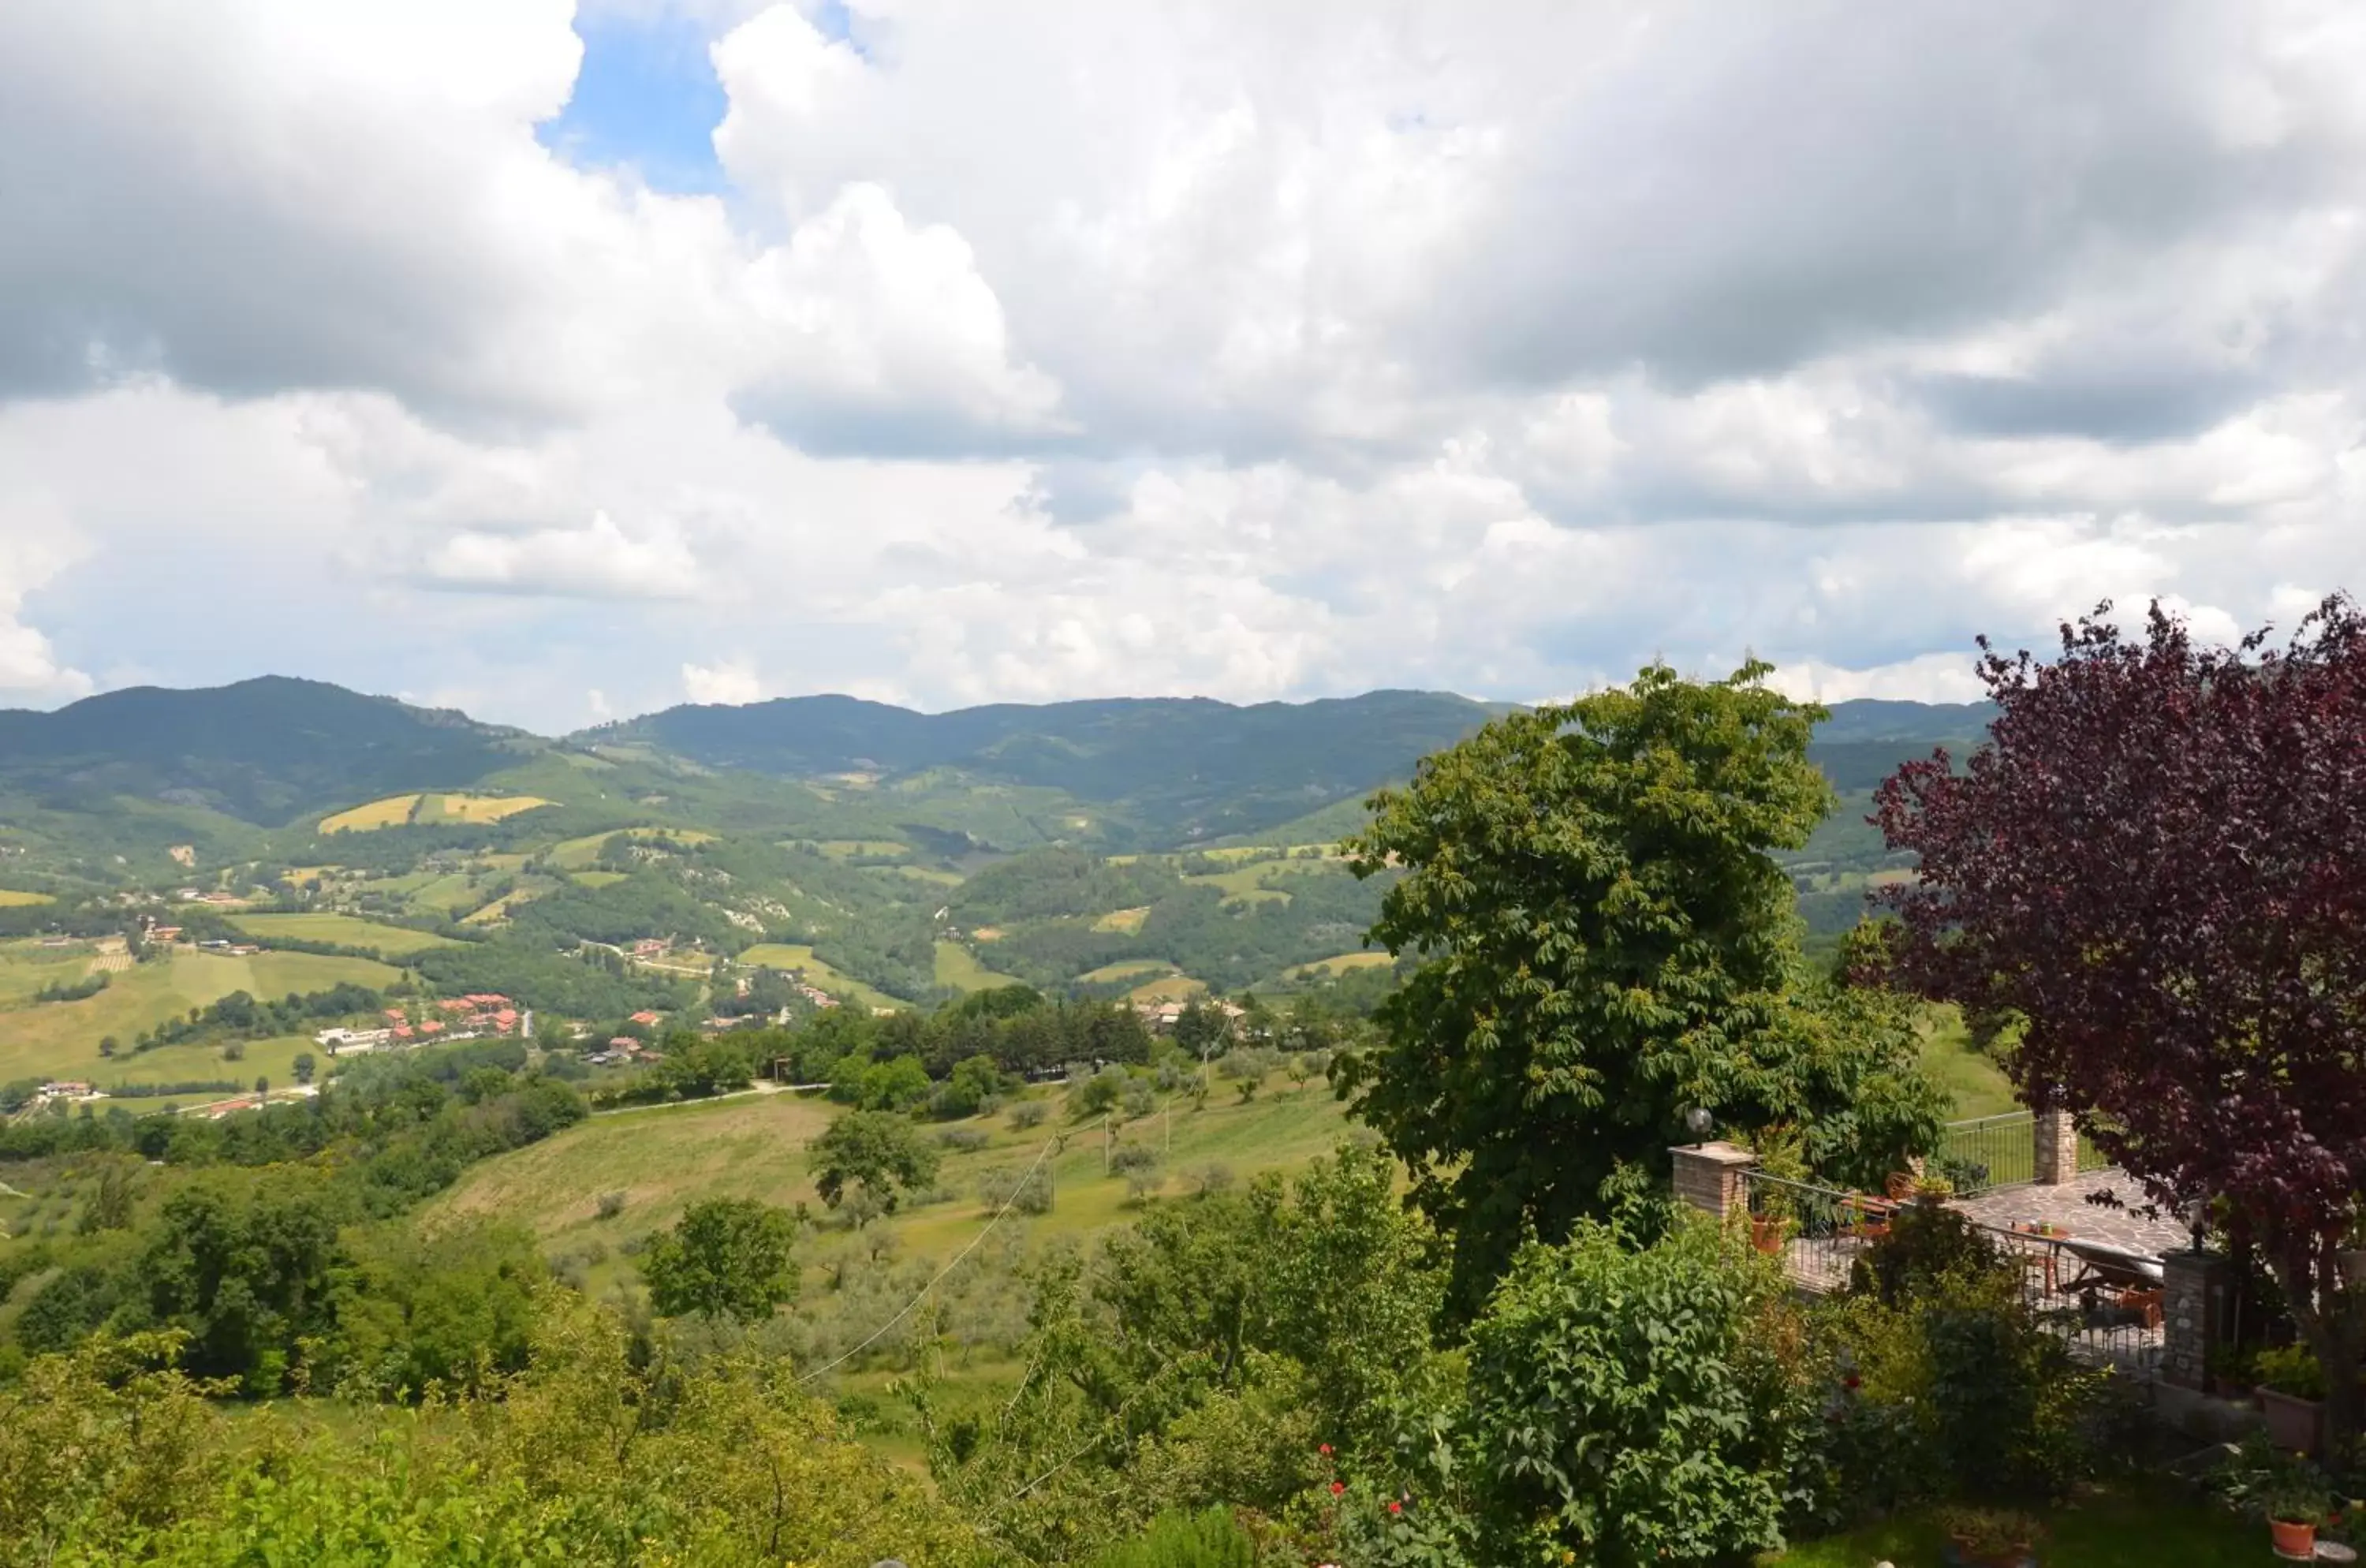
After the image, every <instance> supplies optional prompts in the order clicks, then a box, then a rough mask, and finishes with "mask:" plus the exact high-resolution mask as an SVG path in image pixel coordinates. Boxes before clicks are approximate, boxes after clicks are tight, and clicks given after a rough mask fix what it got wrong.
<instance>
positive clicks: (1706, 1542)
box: [1470, 1222, 1806, 1568]
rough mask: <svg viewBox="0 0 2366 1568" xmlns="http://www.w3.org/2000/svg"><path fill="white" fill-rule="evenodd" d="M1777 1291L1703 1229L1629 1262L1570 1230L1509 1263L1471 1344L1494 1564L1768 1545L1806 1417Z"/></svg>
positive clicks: (1634, 1563) (1599, 1231)
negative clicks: (1787, 1354) (1783, 1346)
mask: <svg viewBox="0 0 2366 1568" xmlns="http://www.w3.org/2000/svg"><path fill="white" fill-rule="evenodd" d="M1783 1295H1784V1291H1783V1283H1782V1280H1781V1279H1780V1277H1779V1275H1777V1274H1775V1272H1773V1271H1772V1270H1771V1269H1769V1268H1768V1267H1766V1266H1763V1264H1761V1263H1760V1262H1759V1261H1758V1260H1757V1259H1755V1258H1754V1257H1753V1255H1752V1254H1750V1253H1749V1252H1748V1251H1747V1250H1746V1249H1741V1248H1737V1247H1732V1246H1730V1245H1729V1243H1728V1242H1727V1241H1726V1240H1725V1239H1724V1238H1722V1237H1720V1236H1719V1235H1718V1233H1717V1232H1716V1231H1715V1230H1714V1229H1713V1228H1711V1227H1708V1226H1706V1225H1699V1224H1684V1225H1680V1226H1679V1227H1677V1228H1676V1229H1675V1230H1674V1231H1673V1233H1671V1234H1670V1235H1667V1236H1665V1237H1663V1238H1662V1240H1660V1241H1659V1242H1657V1243H1655V1244H1654V1245H1652V1246H1651V1247H1645V1248H1642V1249H1639V1250H1638V1249H1633V1248H1630V1247H1628V1246H1626V1245H1625V1244H1624V1243H1623V1242H1622V1240H1621V1238H1620V1237H1619V1236H1618V1235H1617V1233H1615V1232H1613V1231H1611V1230H1609V1229H1607V1228H1606V1227H1604V1226H1601V1225H1598V1224H1593V1223H1590V1222H1584V1223H1581V1224H1579V1225H1578V1226H1577V1227H1576V1228H1575V1230H1574V1231H1573V1233H1572V1235H1571V1236H1570V1238H1569V1240H1568V1241H1567V1242H1566V1243H1565V1244H1563V1245H1561V1246H1560V1247H1541V1246H1532V1247H1527V1248H1526V1249H1524V1250H1523V1251H1522V1252H1521V1253H1520V1254H1519V1256H1518V1257H1517V1258H1515V1260H1514V1263H1513V1267H1512V1269H1511V1271H1510V1273H1509V1274H1508V1275H1507V1276H1506V1277H1505V1278H1504V1281H1503V1283H1502V1284H1501V1286H1499V1287H1498V1289H1497V1291H1496V1292H1495V1294H1494V1297H1493V1300H1492V1301H1491V1302H1490V1303H1489V1305H1488V1310H1487V1314H1486V1315H1485V1316H1484V1317H1482V1318H1481V1319H1480V1320H1479V1322H1478V1323H1477V1324H1476V1325H1474V1326H1473V1328H1472V1330H1471V1336H1470V1442H1471V1444H1472V1450H1473V1452H1474V1454H1475V1455H1476V1456H1477V1458H1478V1462H1479V1464H1480V1466H1481V1471H1480V1475H1479V1478H1478V1480H1477V1482H1476V1485H1475V1493H1476V1497H1477V1507H1478V1511H1479V1512H1480V1514H1481V1516H1482V1518H1483V1519H1484V1521H1485V1532H1484V1533H1485V1534H1486V1535H1487V1536H1488V1537H1489V1539H1491V1540H1495V1541H1497V1542H1499V1543H1500V1544H1501V1547H1502V1549H1503V1554H1504V1556H1505V1558H1506V1559H1507V1560H1508V1559H1512V1558H1516V1557H1522V1556H1526V1557H1529V1558H1530V1560H1532V1561H1533V1560H1536V1559H1537V1558H1538V1556H1539V1555H1541V1554H1544V1553H1548V1552H1552V1551H1572V1552H1575V1553H1577V1554H1579V1555H1580V1556H1581V1557H1583V1560H1584V1561H1586V1562H1590V1563H1599V1564H1602V1565H1604V1568H1655V1565H1656V1564H1658V1563H1661V1562H1665V1561H1670V1560H1673V1561H1676V1562H1715V1561H1721V1560H1727V1559H1730V1558H1733V1557H1735V1556H1738V1555H1740V1554H1742V1553H1746V1552H1749V1551H1758V1550H1763V1549H1766V1548H1771V1547H1776V1546H1779V1545H1781V1544H1782V1533H1781V1519H1782V1513H1783V1502H1784V1499H1783V1495H1782V1488H1781V1483H1782V1478H1783V1477H1784V1476H1785V1475H1786V1473H1787V1472H1788V1470H1789V1468H1790V1465H1791V1462H1792V1454H1793V1451H1794V1450H1795V1448H1796V1446H1797V1443H1798V1442H1799V1437H1800V1431H1799V1429H1800V1428H1801V1427H1803V1426H1804V1425H1805V1424H1806V1420H1805V1416H1806V1413H1805V1412H1804V1411H1803V1410H1802V1409H1800V1408H1799V1404H1798V1401H1797V1397H1796V1393H1795V1389H1794V1386H1793V1383H1792V1381H1791V1379H1790V1378H1789V1376H1788V1374H1787V1372H1786V1369H1785V1368H1784V1367H1783V1366H1782V1365H1781V1363H1780V1362H1779V1361H1778V1360H1777V1359H1776V1358H1775V1354H1774V1348H1775V1345H1777V1344H1779V1343H1781V1341H1782V1338H1783V1336H1782V1335H1781V1334H1780V1333H1779V1332H1776V1331H1775V1330H1776V1328H1777V1326H1778V1325H1779V1319H1780V1316H1781V1314H1783V1313H1784V1311H1785V1310H1786V1308H1785V1306H1784V1303H1783Z"/></svg>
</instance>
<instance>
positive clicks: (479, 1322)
mask: <svg viewBox="0 0 2366 1568" xmlns="http://www.w3.org/2000/svg"><path fill="white" fill-rule="evenodd" d="M546 1277H547V1270H546V1268H545V1267H544V1264H543V1261H542V1258H541V1255H540V1254H539V1253H538V1252H537V1251H536V1250H535V1244H534V1238H533V1236H532V1235H528V1234H527V1233H526V1232H524V1230H520V1229H516V1228H514V1227H508V1226H498V1225H495V1226H469V1227H463V1228H460V1229H457V1230H454V1231H449V1232H444V1233H440V1234H437V1235H432V1236H422V1235H414V1234H413V1233H412V1232H411V1230H410V1229H409V1228H408V1227H405V1226H400V1225H385V1226H377V1227H372V1228H369V1229H367V1230H362V1231H356V1232H349V1233H348V1234H347V1235H346V1236H345V1238H344V1258H343V1260H342V1261H341V1262H340V1263H339V1264H338V1265H337V1266H336V1268H335V1269H334V1270H333V1272H332V1286H331V1289H332V1295H333V1306H334V1316H335V1323H336V1327H335V1329H334V1331H333V1333H332V1334H331V1335H329V1336H328V1337H326V1338H325V1339H324V1340H323V1341H321V1343H320V1345H319V1346H318V1347H316V1348H315V1355H316V1359H315V1361H314V1363H313V1364H312V1365H311V1366H310V1368H309V1369H308V1370H309V1372H310V1381H311V1382H312V1383H313V1384H314V1385H315V1386H325V1387H332V1388H334V1389H336V1390H337V1391H338V1392H340V1393H344V1394H346V1395H348V1396H350V1397H360V1398H392V1399H407V1398H414V1397H417V1396H419V1395H420V1394H422V1393H424V1392H426V1391H427V1390H429V1389H431V1388H440V1389H442V1390H444V1391H446V1392H459V1391H468V1392H472V1393H473V1392H480V1391H484V1390H488V1389H490V1388H492V1387H495V1386H497V1380H498V1379H499V1378H500V1377H501V1375H502V1374H505V1373H511V1372H515V1371H520V1370H522V1369H523V1368H524V1365H525V1361H526V1351H527V1347H528V1343H529V1340H530V1337H531V1334H532V1330H533V1324H534V1293H535V1289H536V1288H537V1287H538V1286H539V1285H540V1284H541V1282H542V1281H543V1280H545V1279H546Z"/></svg>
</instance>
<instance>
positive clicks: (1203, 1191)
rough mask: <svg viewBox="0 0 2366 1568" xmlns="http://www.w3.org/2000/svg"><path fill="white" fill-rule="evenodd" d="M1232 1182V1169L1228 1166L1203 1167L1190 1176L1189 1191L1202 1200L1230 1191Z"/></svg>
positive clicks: (1213, 1165)
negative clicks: (1196, 1194)
mask: <svg viewBox="0 0 2366 1568" xmlns="http://www.w3.org/2000/svg"><path fill="white" fill-rule="evenodd" d="M1233 1180H1234V1178H1233V1168H1232V1167H1231V1166H1228V1165H1217V1164H1210V1165H1203V1166H1201V1167H1200V1168H1198V1169H1197V1170H1194V1171H1193V1172H1191V1175H1190V1181H1191V1190H1193V1191H1194V1192H1196V1193H1198V1194H1199V1195H1200V1197H1202V1198H1210V1197H1213V1196H1214V1195H1215V1194H1217V1193H1219V1192H1229V1191H1231V1190H1232V1187H1233Z"/></svg>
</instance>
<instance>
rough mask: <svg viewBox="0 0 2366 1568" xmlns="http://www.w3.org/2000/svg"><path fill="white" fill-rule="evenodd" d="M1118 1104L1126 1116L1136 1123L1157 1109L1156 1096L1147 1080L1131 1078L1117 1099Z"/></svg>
mask: <svg viewBox="0 0 2366 1568" xmlns="http://www.w3.org/2000/svg"><path fill="white" fill-rule="evenodd" d="M1118 1103H1119V1104H1120V1105H1121V1106H1122V1107H1123V1108H1124V1110H1125V1113H1126V1114H1127V1115H1128V1116H1130V1117H1132V1118H1134V1119H1135V1120H1137V1121H1138V1120H1140V1119H1141V1118H1143V1117H1144V1116H1147V1115H1149V1114H1150V1113H1151V1112H1152V1111H1155V1110H1157V1109H1158V1095H1157V1093H1156V1091H1155V1090H1154V1089H1152V1088H1151V1087H1150V1084H1149V1082H1148V1080H1146V1079H1144V1078H1133V1079H1131V1080H1129V1081H1128V1082H1127V1084H1126V1086H1125V1092H1124V1093H1122V1094H1121V1095H1120V1096H1119V1097H1118Z"/></svg>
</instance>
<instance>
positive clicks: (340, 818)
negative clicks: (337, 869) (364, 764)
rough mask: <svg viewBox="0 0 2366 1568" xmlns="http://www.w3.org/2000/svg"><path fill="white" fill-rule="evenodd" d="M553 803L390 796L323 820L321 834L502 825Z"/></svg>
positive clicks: (529, 798) (491, 797)
mask: <svg viewBox="0 0 2366 1568" xmlns="http://www.w3.org/2000/svg"><path fill="white" fill-rule="evenodd" d="M549 804H551V803H550V802H549V801H547V800H545V799H543V798H542V797H541V796H539V795H467V794H458V793H453V794H442V795H388V796H387V797H386V798H385V799H383V800H373V801H371V802H370V803H369V804H367V805H366V806H356V807H353V808H352V809H351V810H347V811H340V812H337V813H336V814H334V815H333V816H329V817H323V818H321V832H322V833H323V834H332V833H366V832H370V831H372V830H374V829H379V828H399V827H400V826H402V825H403V824H404V823H406V822H430V823H433V822H499V821H501V819H502V818H505V817H514V816H516V815H517V814H518V813H519V812H521V811H532V810H533V809H534V808H535V807H538V806H548V805H549Z"/></svg>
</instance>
